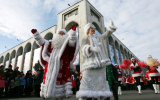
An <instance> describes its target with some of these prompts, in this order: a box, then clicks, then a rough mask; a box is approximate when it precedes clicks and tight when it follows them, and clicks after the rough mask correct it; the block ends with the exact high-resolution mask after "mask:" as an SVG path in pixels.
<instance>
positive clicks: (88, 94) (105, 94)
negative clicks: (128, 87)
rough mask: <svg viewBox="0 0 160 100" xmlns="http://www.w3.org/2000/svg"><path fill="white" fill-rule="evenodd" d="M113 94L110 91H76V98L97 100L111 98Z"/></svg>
mask: <svg viewBox="0 0 160 100" xmlns="http://www.w3.org/2000/svg"><path fill="white" fill-rule="evenodd" d="M112 95H113V94H112V92H110V91H98V92H96V91H78V92H77V93H76V98H84V97H88V98H99V97H105V98H107V97H111V96H112Z"/></svg>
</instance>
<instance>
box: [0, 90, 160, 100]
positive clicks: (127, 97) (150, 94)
mask: <svg viewBox="0 0 160 100" xmlns="http://www.w3.org/2000/svg"><path fill="white" fill-rule="evenodd" d="M122 93H123V94H122V95H121V96H119V100H160V94H155V93H154V91H153V90H142V95H139V94H138V92H137V91H122ZM1 100H45V99H43V98H37V97H24V98H9V99H8V98H3V99H1ZM47 100H53V99H47ZM64 100H78V99H76V97H75V95H73V96H72V97H71V98H69V99H64ZM111 100H114V98H113V97H111Z"/></svg>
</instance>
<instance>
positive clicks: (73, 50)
mask: <svg viewBox="0 0 160 100" xmlns="http://www.w3.org/2000/svg"><path fill="white" fill-rule="evenodd" d="M75 29H76V26H75V27H73V28H72V29H71V30H70V31H69V33H70V34H69V36H68V35H67V34H66V31H65V29H58V30H57V32H56V34H55V35H54V36H53V39H52V41H47V40H45V39H43V38H42V37H41V36H40V34H39V33H38V32H37V30H36V29H32V33H33V37H34V39H35V40H36V43H37V44H38V45H40V46H41V52H40V64H41V65H42V66H43V67H45V71H44V76H43V83H42V84H41V92H40V96H41V97H44V98H63V97H70V96H71V94H72V90H71V89H72V86H71V85H72V82H71V78H70V70H74V69H75V68H74V65H73V62H74V61H75V58H76V55H77V53H78V51H79V42H78V38H77V37H76V32H75ZM60 32H63V33H65V35H64V36H62V35H60V34H59V33H60ZM59 35H60V36H59ZM56 36H59V38H56ZM60 38H61V39H60ZM58 39H60V41H58ZM55 40H57V41H55ZM62 41H63V42H62ZM58 42H59V43H58ZM60 43H61V44H60Z"/></svg>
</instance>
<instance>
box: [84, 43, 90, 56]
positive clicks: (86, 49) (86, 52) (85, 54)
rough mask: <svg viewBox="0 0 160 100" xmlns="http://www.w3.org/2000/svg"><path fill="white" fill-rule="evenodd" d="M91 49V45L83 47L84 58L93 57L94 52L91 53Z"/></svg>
mask: <svg viewBox="0 0 160 100" xmlns="http://www.w3.org/2000/svg"><path fill="white" fill-rule="evenodd" d="M90 47H91V46H90V45H85V46H83V48H82V53H83V56H85V57H90V56H91V55H92V52H89V48H90Z"/></svg>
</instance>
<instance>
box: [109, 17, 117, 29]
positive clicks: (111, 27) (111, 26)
mask: <svg viewBox="0 0 160 100" xmlns="http://www.w3.org/2000/svg"><path fill="white" fill-rule="evenodd" d="M109 20H110V24H109V26H108V27H107V30H108V31H111V32H115V31H116V29H117V27H116V26H114V23H113V21H112V20H111V19H109Z"/></svg>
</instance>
